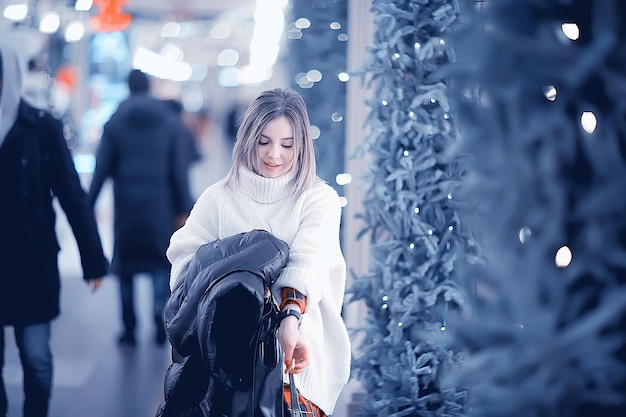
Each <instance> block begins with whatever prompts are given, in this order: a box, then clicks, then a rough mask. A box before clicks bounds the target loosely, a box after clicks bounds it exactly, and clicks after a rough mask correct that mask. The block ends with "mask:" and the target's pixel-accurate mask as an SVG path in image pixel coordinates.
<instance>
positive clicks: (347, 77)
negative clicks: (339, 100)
mask: <svg viewBox="0 0 626 417" xmlns="http://www.w3.org/2000/svg"><path fill="white" fill-rule="evenodd" d="M337 78H339V81H341V82H342V83H345V82H348V81H349V80H350V74H348V73H347V72H340V73H339V74H337Z"/></svg>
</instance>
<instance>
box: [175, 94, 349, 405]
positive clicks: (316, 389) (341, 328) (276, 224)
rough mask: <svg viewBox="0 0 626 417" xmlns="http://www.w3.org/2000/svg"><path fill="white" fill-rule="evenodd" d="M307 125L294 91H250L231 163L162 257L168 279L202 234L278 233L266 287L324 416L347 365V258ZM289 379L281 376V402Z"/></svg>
mask: <svg viewBox="0 0 626 417" xmlns="http://www.w3.org/2000/svg"><path fill="white" fill-rule="evenodd" d="M309 129H310V126H309V117H308V113H307V109H306V105H305V103H304V101H303V99H302V97H301V96H300V94H298V93H297V92H296V91H294V90H292V89H274V90H270V91H265V92H263V93H261V94H260V95H259V96H258V97H257V98H256V99H254V100H253V101H252V103H251V104H250V106H249V107H248V109H247V111H246V112H245V114H244V116H243V120H242V122H241V125H240V127H239V129H238V133H237V140H236V142H235V145H234V149H233V163H232V167H231V170H230V172H229V173H228V174H227V176H226V177H225V178H223V179H222V180H220V181H218V182H217V183H215V184H214V185H212V186H209V187H208V188H207V189H206V190H205V191H204V192H203V193H202V195H201V196H200V197H199V198H198V200H197V202H196V204H195V206H194V208H193V209H192V211H191V213H190V215H189V218H188V219H187V221H186V223H185V225H184V226H183V227H182V228H180V229H178V230H177V231H176V232H175V233H174V235H173V236H172V238H171V242H170V246H169V248H168V250H167V256H168V258H169V260H170V261H171V263H172V269H171V282H170V286H171V287H172V288H175V287H176V283H177V279H178V278H179V277H180V276H181V275H182V273H183V271H184V270H185V268H186V266H187V265H188V264H189V263H190V261H191V260H192V259H193V257H194V256H195V254H196V251H197V249H198V248H199V247H201V246H202V245H204V244H206V243H209V242H215V241H217V240H218V239H225V238H229V237H232V236H235V235H237V234H239V233H244V232H249V231H251V230H254V229H262V230H265V231H267V232H269V233H271V234H272V235H273V236H275V237H276V238H278V239H280V240H282V241H284V242H285V243H286V244H287V245H288V246H289V258H288V260H287V263H286V265H285V266H284V268H283V269H282V270H281V271H280V275H279V276H278V278H277V280H276V281H275V283H274V284H273V285H272V288H271V291H272V293H273V295H274V297H275V299H276V300H277V303H278V304H279V306H280V309H281V311H282V313H281V315H280V317H281V322H280V328H279V333H278V337H279V342H280V345H281V347H282V349H283V351H284V358H285V363H284V370H285V373H286V374H292V375H293V376H294V381H295V386H296V387H297V389H298V392H299V393H298V397H299V401H300V407H301V408H304V409H305V410H306V412H307V415H314V416H329V415H331V414H332V413H333V411H334V408H335V404H336V402H337V399H338V397H339V394H340V393H341V391H342V389H343V387H344V386H345V385H346V383H347V381H348V378H349V373H350V359H351V358H350V340H349V337H348V333H347V330H346V326H345V323H344V321H343V319H342V315H341V312H342V305H343V299H344V291H345V280H346V265H345V261H344V258H343V254H342V251H341V247H340V241H339V231H340V220H341V205H340V201H339V196H338V195H337V192H336V191H335V190H334V189H333V188H332V187H330V186H329V185H328V184H326V183H325V182H323V181H322V180H321V179H320V178H318V177H317V175H316V165H315V153H314V147H313V140H312V138H311V136H310V134H309ZM238 307H243V306H238ZM238 325H240V324H235V323H233V330H232V331H234V332H237V326H238ZM204 342H205V341H200V344H202V343H204ZM289 381H290V379H289V378H288V377H287V376H285V380H284V382H285V391H284V396H285V402H286V403H287V404H289V403H290V401H289V400H290V398H289V397H290V394H289V393H290V390H289V385H288V384H289ZM180 415H183V414H182V413H181V414H180ZM184 415H187V414H184Z"/></svg>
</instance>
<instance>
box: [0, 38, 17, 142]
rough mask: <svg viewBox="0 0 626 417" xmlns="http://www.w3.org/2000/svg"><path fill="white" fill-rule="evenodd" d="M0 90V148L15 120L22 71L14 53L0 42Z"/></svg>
mask: <svg viewBox="0 0 626 417" xmlns="http://www.w3.org/2000/svg"><path fill="white" fill-rule="evenodd" d="M0 55H2V90H1V91H0V146H2V144H3V143H4V139H5V138H6V136H7V134H8V133H9V130H11V128H12V127H13V124H14V123H15V120H16V119H17V112H18V109H19V106H20V97H21V93H22V71H21V67H20V62H19V59H18V57H17V54H16V53H15V51H14V50H13V49H12V48H11V47H9V46H8V45H7V44H6V43H2V42H0Z"/></svg>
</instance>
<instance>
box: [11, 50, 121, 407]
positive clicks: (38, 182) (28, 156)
mask: <svg viewBox="0 0 626 417" xmlns="http://www.w3.org/2000/svg"><path fill="white" fill-rule="evenodd" d="M21 88H22V72H21V68H20V64H19V61H18V56H17V54H16V52H15V51H13V50H12V49H11V48H10V47H9V46H8V45H7V44H4V43H2V42H0V194H1V195H2V197H3V203H2V204H1V205H0V230H2V233H1V234H0V265H2V272H1V274H0V280H1V285H2V291H0V326H1V327H2V329H1V330H2V331H0V416H6V415H7V409H8V401H7V394H6V389H5V384H4V379H3V373H2V368H3V367H4V327H5V326H13V329H14V333H15V341H16V344H17V347H18V349H19V353H20V359H21V364H22V369H23V386H24V409H23V415H24V416H25V417H46V416H47V415H48V404H49V401H50V395H51V390H52V381H53V379H52V377H53V358H52V351H51V349H50V337H51V326H50V322H51V321H52V320H53V319H54V318H56V317H57V316H58V315H59V312H60V309H59V298H60V288H61V280H60V276H59V265H58V261H57V256H58V253H59V249H60V247H59V242H58V239H57V234H56V230H55V226H56V216H55V209H54V207H53V202H54V201H55V197H57V198H58V201H59V202H60V205H61V207H62V208H63V211H64V212H65V215H66V216H67V220H68V221H69V223H70V225H71V227H72V231H73V235H74V237H75V239H76V242H77V244H78V249H79V252H80V260H81V263H82V269H83V275H84V279H85V280H86V281H89V283H90V285H91V287H92V290H96V289H97V288H98V287H99V286H100V282H101V278H102V277H103V276H104V275H105V274H106V273H107V269H108V266H109V265H108V261H107V259H106V258H105V256H104V253H103V249H102V243H101V241H100V237H99V234H98V229H97V225H96V221H95V218H94V216H93V212H92V210H91V209H90V207H89V203H88V200H87V195H86V193H85V191H84V190H83V188H82V187H81V184H80V179H79V177H78V173H77V172H76V170H75V168H74V164H73V163H72V156H71V154H70V151H69V149H68V148H67V144H66V142H65V138H64V136H63V126H62V124H61V122H60V121H58V120H57V119H55V118H54V117H52V115H51V114H50V113H48V112H46V111H44V110H42V109H36V108H34V107H32V106H31V105H29V104H28V103H26V101H24V100H21Z"/></svg>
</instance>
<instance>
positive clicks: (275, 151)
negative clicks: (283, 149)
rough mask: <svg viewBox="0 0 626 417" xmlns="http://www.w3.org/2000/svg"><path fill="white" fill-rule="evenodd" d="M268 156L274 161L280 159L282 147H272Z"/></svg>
mask: <svg viewBox="0 0 626 417" xmlns="http://www.w3.org/2000/svg"><path fill="white" fill-rule="evenodd" d="M267 156H268V157H269V158H272V159H277V158H279V157H280V145H278V146H277V145H271V146H270V147H269V149H268V150H267Z"/></svg>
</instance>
